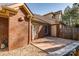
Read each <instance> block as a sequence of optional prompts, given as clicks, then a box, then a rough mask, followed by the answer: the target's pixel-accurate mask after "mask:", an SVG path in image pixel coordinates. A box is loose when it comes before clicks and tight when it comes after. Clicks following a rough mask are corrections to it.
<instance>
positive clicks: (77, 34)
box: [59, 26, 79, 40]
mask: <svg viewBox="0 0 79 59" xmlns="http://www.w3.org/2000/svg"><path fill="white" fill-rule="evenodd" d="M59 37H61V38H65V39H72V40H79V28H75V27H69V26H62V27H61V28H60V33H59Z"/></svg>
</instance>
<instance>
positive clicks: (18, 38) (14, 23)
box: [9, 10, 28, 50]
mask: <svg viewBox="0 0 79 59" xmlns="http://www.w3.org/2000/svg"><path fill="white" fill-rule="evenodd" d="M24 17H25V15H24V14H23V13H22V12H21V10H19V11H18V13H17V14H16V15H15V16H12V17H10V19H9V50H10V49H15V48H19V47H22V46H24V45H27V44H28V19H27V21H25V20H24ZM19 18H21V19H22V21H19Z"/></svg>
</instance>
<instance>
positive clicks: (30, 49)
mask: <svg viewBox="0 0 79 59" xmlns="http://www.w3.org/2000/svg"><path fill="white" fill-rule="evenodd" d="M45 55H47V53H46V52H44V51H42V50H40V49H39V48H37V47H35V46H33V45H31V44H30V45H28V46H24V47H22V48H18V49H15V50H10V51H0V56H45Z"/></svg>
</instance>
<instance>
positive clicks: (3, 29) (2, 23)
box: [0, 17, 8, 48]
mask: <svg viewBox="0 0 79 59" xmlns="http://www.w3.org/2000/svg"><path fill="white" fill-rule="evenodd" d="M4 41H5V42H4ZM7 42H8V18H2V17H0V48H1V44H4V43H7ZM7 45H8V43H7Z"/></svg>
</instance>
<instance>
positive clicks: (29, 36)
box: [28, 16, 32, 43]
mask: <svg viewBox="0 0 79 59" xmlns="http://www.w3.org/2000/svg"><path fill="white" fill-rule="evenodd" d="M31 20H32V16H29V22H28V39H29V40H28V41H29V43H30V42H31V41H32V25H31Z"/></svg>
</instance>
